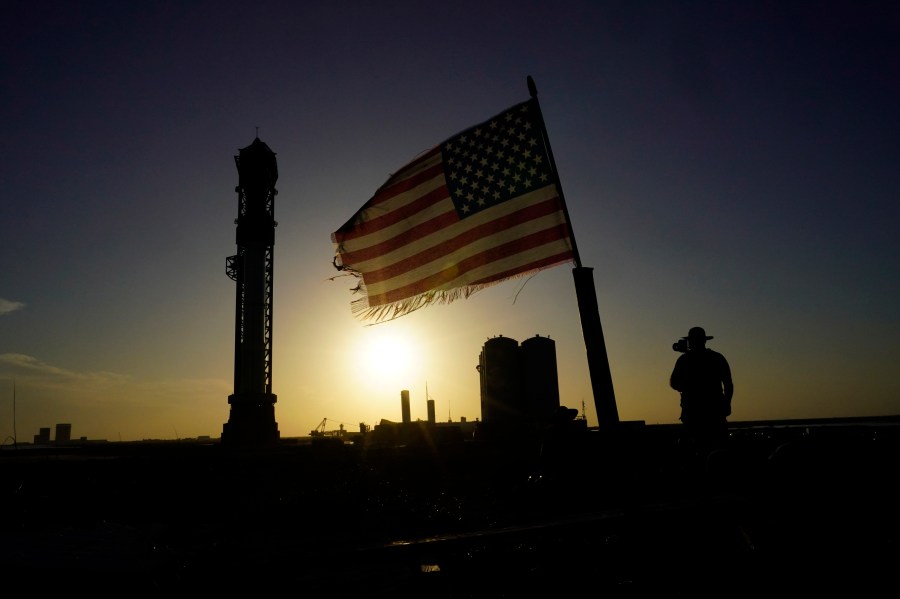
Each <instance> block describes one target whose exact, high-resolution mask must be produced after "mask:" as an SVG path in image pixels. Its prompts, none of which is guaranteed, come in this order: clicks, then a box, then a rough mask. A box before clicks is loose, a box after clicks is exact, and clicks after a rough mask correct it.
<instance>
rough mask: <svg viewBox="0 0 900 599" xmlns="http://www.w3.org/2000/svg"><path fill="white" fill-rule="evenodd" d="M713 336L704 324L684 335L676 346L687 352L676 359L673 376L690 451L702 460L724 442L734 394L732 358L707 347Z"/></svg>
mask: <svg viewBox="0 0 900 599" xmlns="http://www.w3.org/2000/svg"><path fill="white" fill-rule="evenodd" d="M710 339H712V337H710V336H708V335H707V334H706V331H705V330H703V328H702V327H693V328H692V329H691V330H690V331H689V332H688V336H687V337H682V342H681V343H680V344H676V349H679V350H684V353H683V354H682V355H681V356H679V357H678V360H676V361H675V368H674V370H672V376H671V377H670V379H669V384H670V385H671V386H672V388H673V389H675V390H676V391H678V392H679V393H681V422H682V423H683V424H684V429H685V433H686V438H685V442H686V443H688V444H689V447H688V449H689V451H691V452H692V453H693V454H694V455H695V456H696V457H698V458H700V459H701V460H705V459H706V458H707V457H708V456H709V454H710V452H712V451H713V450H715V449H719V448H722V447H723V446H724V444H725V441H726V439H727V437H728V421H727V419H728V416H730V415H731V397H732V395H733V394H734V383H733V382H732V380H731V367H730V366H729V365H728V360H726V359H725V356H723V355H722V354H720V353H719V352H716V351H713V350H711V349H709V348H708V347H706V342H707V341H709V340H710ZM684 342H686V347H685V345H684Z"/></svg>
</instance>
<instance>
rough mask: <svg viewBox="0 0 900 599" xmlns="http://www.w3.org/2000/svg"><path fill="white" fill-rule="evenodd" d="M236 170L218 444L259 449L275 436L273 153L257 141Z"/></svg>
mask: <svg viewBox="0 0 900 599" xmlns="http://www.w3.org/2000/svg"><path fill="white" fill-rule="evenodd" d="M234 162H235V164H236V165H237V170H238V185H237V187H235V191H236V192H237V194H238V216H237V219H235V221H234V222H235V224H236V225H237V233H236V239H237V254H235V255H234V256H229V257H228V258H226V261H225V272H226V274H227V275H228V277H229V278H231V279H232V280H233V281H235V282H236V283H237V290H236V293H235V322H234V393H233V394H232V395H229V396H228V403H229V405H230V406H231V408H230V414H229V416H228V422H227V423H226V424H225V426H224V428H223V431H222V443H223V444H227V445H232V446H260V445H270V444H273V443H275V442H276V441H277V440H278V438H279V432H278V423H277V422H275V401H276V396H275V394H274V393H272V328H273V327H272V299H273V290H274V282H275V267H274V262H275V260H274V259H275V251H274V246H275V227H276V225H277V224H278V223H276V222H275V196H276V195H277V193H278V191H277V190H276V189H275V182H276V181H277V180H278V165H277V163H276V161H275V152H273V151H272V150H271V149H270V148H269V146H267V145H266V144H265V143H263V142H262V141H260V139H259V138H258V137H257V138H256V139H254V140H253V143H251V144H250V145H249V146H247V147H246V148H242V149H241V150H239V152H238V155H237V156H235V157H234Z"/></svg>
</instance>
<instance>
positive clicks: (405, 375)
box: [360, 330, 419, 390]
mask: <svg viewBox="0 0 900 599" xmlns="http://www.w3.org/2000/svg"><path fill="white" fill-rule="evenodd" d="M360 363H361V364H363V365H364V369H365V371H366V373H367V375H368V380H370V381H374V382H379V383H383V384H385V385H393V386H395V387H397V389H398V390H399V389H401V388H406V387H405V386H408V385H409V384H410V383H411V382H412V380H413V379H415V378H417V377H419V375H418V374H417V373H418V369H419V354H418V352H417V351H416V348H415V347H414V344H413V343H412V341H411V340H410V337H409V336H408V335H404V334H402V333H398V332H396V331H390V330H385V331H373V332H372V334H371V336H369V337H368V339H367V340H366V341H365V343H364V344H363V347H362V353H361V355H360Z"/></svg>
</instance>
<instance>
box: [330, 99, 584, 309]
mask: <svg viewBox="0 0 900 599" xmlns="http://www.w3.org/2000/svg"><path fill="white" fill-rule="evenodd" d="M539 110H540V108H539V106H538V104H537V102H536V101H535V100H529V101H527V102H523V103H521V104H518V105H516V106H513V107H512V108H510V109H508V110H506V111H505V112H503V113H501V114H499V115H497V116H495V117H494V118H492V119H490V120H488V121H485V122H484V123H481V124H478V125H476V126H474V127H471V128H469V129H467V130H465V131H463V132H462V133H459V134H458V135H455V136H453V137H451V138H450V139H448V140H447V141H445V142H444V143H442V144H440V145H439V146H437V147H435V148H432V149H431V150H429V151H427V152H425V153H424V154H423V155H422V156H420V157H418V158H416V159H415V160H413V161H412V162H410V163H409V164H407V165H406V166H404V167H403V168H401V169H400V170H399V171H397V172H396V173H395V174H393V175H392V176H391V177H390V178H389V179H388V180H387V181H386V182H385V183H384V185H382V186H381V187H380V188H379V189H378V190H377V191H376V192H375V195H374V196H372V198H371V199H370V200H369V201H368V202H366V203H365V205H364V206H363V207H362V208H360V209H359V211H357V212H356V214H354V215H353V217H352V218H351V219H350V220H348V221H347V222H346V223H345V224H344V225H343V226H342V227H341V228H340V229H338V230H337V231H336V232H334V233H332V235H331V240H332V242H333V243H334V245H335V258H334V265H335V267H336V268H337V269H338V270H341V271H344V272H345V273H347V274H350V275H353V276H355V277H358V278H359V284H358V285H357V286H356V287H355V288H354V291H356V292H357V293H359V294H360V297H359V298H357V299H355V300H353V302H352V303H351V308H352V311H353V313H354V314H356V315H357V316H360V317H361V318H363V319H374V320H375V321H376V322H378V321H383V320H390V319H393V318H397V317H399V316H403V315H404V314H408V313H410V312H412V311H413V310H417V309H419V308H421V307H424V306H427V305H429V304H432V303H447V302H451V301H453V300H455V299H458V298H460V297H469V296H470V295H471V294H473V293H475V292H476V291H478V290H480V289H483V288H484V287H486V286H489V285H493V284H496V283H499V282H501V281H504V280H506V279H509V278H511V277H518V276H524V275H528V274H531V273H534V272H537V271H539V270H541V269H544V268H548V267H551V266H556V265H558V264H562V263H564V262H570V261H573V252H572V243H571V240H570V230H569V226H568V223H567V222H566V217H565V210H564V207H563V204H562V200H561V199H560V197H559V196H560V194H559V191H558V185H557V183H558V181H557V178H556V174H555V173H554V172H553V169H552V165H551V161H550V158H549V154H548V152H547V148H546V144H545V140H544V139H543V136H542V134H541V126H540V122H541V121H540V115H539V112H538V111H539Z"/></svg>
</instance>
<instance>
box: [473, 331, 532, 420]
mask: <svg viewBox="0 0 900 599" xmlns="http://www.w3.org/2000/svg"><path fill="white" fill-rule="evenodd" d="M478 372H479V373H480V375H481V419H482V421H483V422H484V423H486V424H500V423H510V422H517V421H520V420H521V419H522V418H523V417H524V410H523V408H524V406H523V405H522V395H521V374H520V363H519V342H518V341H516V340H515V339H511V338H509V337H504V336H502V335H501V336H499V337H492V338H491V339H488V340H487V341H486V342H485V344H484V346H483V347H482V349H481V355H480V356H479V360H478Z"/></svg>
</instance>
